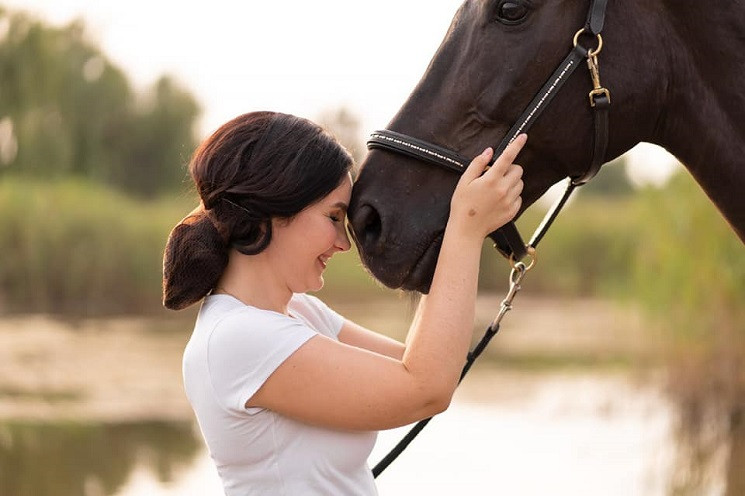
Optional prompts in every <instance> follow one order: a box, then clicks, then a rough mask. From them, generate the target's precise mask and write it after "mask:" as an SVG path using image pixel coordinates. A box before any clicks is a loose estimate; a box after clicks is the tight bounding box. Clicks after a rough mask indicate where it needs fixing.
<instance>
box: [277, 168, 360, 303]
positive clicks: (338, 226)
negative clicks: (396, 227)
mask: <svg viewBox="0 0 745 496" xmlns="http://www.w3.org/2000/svg"><path fill="white" fill-rule="evenodd" d="M351 194H352V178H351V176H349V175H347V177H345V179H344V180H343V181H342V182H341V184H339V186H338V187H337V188H336V189H335V190H334V191H332V192H331V193H329V194H328V195H327V196H325V197H324V198H322V199H321V200H320V201H318V202H316V203H314V204H313V205H310V206H309V207H306V208H305V210H303V211H301V212H300V213H299V214H297V215H296V216H295V217H293V218H292V219H291V220H289V221H287V220H276V219H275V220H273V221H272V230H273V232H272V241H271V243H270V245H269V247H267V251H268V252H270V256H271V257H272V259H273V261H274V266H275V267H276V268H277V270H278V271H279V272H280V273H281V275H282V276H283V279H284V281H285V282H286V284H287V286H288V288H289V289H290V290H291V291H292V292H293V293H304V292H306V291H318V290H320V289H321V288H322V287H323V271H324V270H325V269H326V263H327V262H328V260H329V259H330V258H331V257H332V256H333V255H334V254H335V253H337V252H340V251H347V250H348V249H349V248H350V243H349V237H348V236H347V230H346V215H347V207H348V206H349V197H350V196H351Z"/></svg>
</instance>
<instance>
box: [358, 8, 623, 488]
mask: <svg viewBox="0 0 745 496" xmlns="http://www.w3.org/2000/svg"><path fill="white" fill-rule="evenodd" d="M607 3H608V0H591V2H590V9H589V12H588V14H587V21H586V22H585V25H584V27H583V28H582V29H580V30H579V31H577V33H576V34H575V35H574V39H573V40H572V41H573V47H572V50H571V51H570V52H569V54H568V55H567V56H566V58H565V59H564V60H563V61H562V62H561V64H559V66H558V67H557V68H556V70H555V71H554V72H553V74H552V75H551V76H550V77H549V79H548V80H547V81H546V83H545V84H544V85H543V87H542V88H541V89H540V90H539V91H538V93H537V94H536V96H535V97H533V100H531V102H530V103H529V104H528V106H527V107H526V108H525V110H524V111H523V113H522V114H521V115H520V117H519V118H518V120H517V122H516V123H515V124H514V125H513V126H512V128H510V130H509V131H508V132H507V134H506V135H505V136H504V138H503V139H502V141H501V143H500V144H499V146H498V147H497V148H496V149H495V150H494V156H493V158H492V162H491V163H490V164H489V165H492V164H493V163H494V161H495V160H496V159H497V158H498V157H499V156H500V155H501V154H502V152H503V151H504V149H505V148H506V147H507V145H509V144H510V143H512V141H514V139H515V138H517V136H518V135H519V134H521V133H523V132H526V131H527V130H528V129H529V128H530V127H531V126H532V125H533V123H534V122H535V121H536V119H538V116H539V115H540V114H541V113H542V112H543V110H544V109H545V108H546V106H547V105H548V104H549V103H550V102H551V100H552V99H553V98H554V96H556V93H557V92H558V91H559V89H561V87H562V86H563V85H564V83H565V82H566V80H567V79H568V78H569V76H571V75H572V74H573V73H574V71H575V69H576V68H577V67H579V65H580V63H581V62H582V61H583V60H586V63H587V67H588V70H589V71H590V78H591V80H592V85H593V89H592V90H591V91H590V93H589V95H588V97H589V102H590V107H591V108H592V110H593V116H594V117H593V119H594V145H593V152H592V159H591V161H590V165H589V166H588V168H587V169H586V170H585V172H584V173H582V174H581V175H579V176H576V177H570V178H568V179H569V180H568V182H567V187H566V190H565V191H564V194H563V195H562V196H561V197H560V198H559V199H558V200H557V202H556V203H554V205H553V206H552V207H551V209H549V211H548V213H546V216H545V217H544V218H543V221H542V222H541V224H540V225H539V226H538V228H537V229H536V231H535V232H534V233H533V236H532V237H531V239H530V241H529V242H528V243H527V244H526V243H525V242H524V241H523V239H522V236H521V235H520V232H519V231H518V229H517V227H516V226H515V223H514V222H509V223H507V224H505V225H504V226H502V227H501V228H499V229H497V230H496V231H494V232H493V233H491V234H490V235H489V237H490V238H491V239H492V240H493V241H494V243H495V245H494V246H495V247H496V248H497V250H498V251H499V252H500V253H501V254H502V255H503V256H505V257H506V258H507V259H508V260H509V261H510V265H511V266H512V272H511V273H510V289H509V291H508V293H507V296H506V297H505V299H504V300H502V303H501V305H500V309H499V313H498V314H497V316H496V317H495V318H494V320H493V321H492V323H491V324H490V325H489V327H488V328H487V329H486V331H485V332H484V335H483V336H482V338H481V339H480V340H479V342H478V343H477V344H476V346H475V347H474V348H473V350H472V351H471V352H469V353H468V356H467V359H466V364H465V366H464V367H463V370H462V372H461V376H460V381H462V380H463V378H464V377H465V375H466V374H467V373H468V371H469V370H470V368H471V366H472V365H473V363H474V362H475V361H476V359H477V358H478V356H479V355H481V353H482V352H483V351H484V349H485V348H486V346H487V345H488V344H489V341H491V339H492V338H493V337H494V336H495V335H496V334H497V332H499V327H500V324H501V321H502V318H503V317H504V315H505V314H506V313H507V312H508V311H509V310H511V309H512V300H513V299H514V297H515V295H516V294H517V292H518V291H520V288H521V287H520V283H521V282H522V279H523V277H524V276H525V274H526V273H527V272H528V271H529V270H530V269H531V268H533V266H534V265H535V262H536V247H537V246H538V243H539V242H540V241H541V239H543V237H544V236H545V234H546V232H548V229H549V228H550V227H551V225H552V224H553V222H554V220H555V219H556V217H557V216H558V215H559V212H561V210H562V208H563V207H564V205H566V202H567V201H568V200H569V197H570V196H571V195H572V193H573V192H574V190H575V189H576V188H577V186H581V185H583V184H585V183H587V182H588V181H589V180H590V179H592V178H593V177H594V176H595V175H596V174H597V173H598V171H599V170H600V167H601V166H602V165H603V163H604V162H605V153H606V150H607V147H608V110H609V108H610V92H609V91H608V90H607V89H606V88H604V87H603V86H602V85H601V84H600V70H599V66H598V59H597V56H598V54H599V53H600V52H601V50H602V49H603V38H602V37H601V36H600V33H601V31H602V30H603V25H604V23H605V10H606V6H607ZM588 37H594V38H595V40H597V45H596V46H595V47H594V48H592V47H590V48H588V47H585V46H584V45H583V44H582V43H580V41H581V39H582V38H588ZM367 146H368V148H369V149H376V148H377V149H382V150H387V151H390V152H393V153H398V154H401V155H406V156H409V157H412V158H415V159H417V160H421V161H423V162H426V163H429V164H432V165H437V166H440V167H444V168H446V169H448V170H451V171H454V172H457V173H459V174H462V173H463V171H465V169H466V167H467V166H468V164H469V163H470V159H468V158H467V157H464V156H462V155H460V154H459V153H457V152H455V151H452V150H449V149H447V148H444V147H441V146H439V145H436V144H433V143H429V142H427V141H424V140H420V139H417V138H414V137H411V136H408V135H405V134H402V133H398V132H395V131H389V130H382V131H375V132H374V133H372V135H371V136H370V138H369V140H368V141H367ZM525 257H529V259H530V260H529V263H528V264H527V265H526V264H525V263H524V262H523V261H522V260H523V259H524V258H525ZM460 381H459V382H460ZM430 420H432V417H430V418H427V419H424V420H421V421H419V422H418V423H417V424H416V425H415V426H414V427H413V428H412V429H411V430H410V431H409V432H408V433H407V434H406V435H405V436H404V437H403V438H402V439H401V441H399V442H398V444H397V445H396V446H395V447H394V448H393V449H392V450H391V451H390V452H389V453H388V455H386V456H385V457H384V458H383V459H382V460H381V461H380V462H378V464H377V465H375V467H374V468H373V471H372V472H373V476H374V477H377V476H378V475H380V474H381V473H382V472H383V471H384V470H385V469H386V468H387V467H388V466H389V465H390V464H391V463H392V462H393V461H394V460H395V459H396V458H398V456H399V455H400V454H401V453H402V452H403V451H404V450H405V449H406V447H407V446H408V445H409V444H410V443H411V441H413V440H414V438H415V437H416V436H417V435H418V434H419V432H421V430H422V429H424V427H425V426H426V425H427V424H428V423H429V421H430Z"/></svg>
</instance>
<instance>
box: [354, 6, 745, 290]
mask: <svg viewBox="0 0 745 496" xmlns="http://www.w3.org/2000/svg"><path fill="white" fill-rule="evenodd" d="M595 3H596V2H595V1H594V0H593V1H592V2H591V1H590V0H530V1H528V0H466V1H465V2H464V3H463V4H462V5H461V6H460V8H459V9H458V11H457V12H456V14H455V16H454V17H453V20H452V22H451V24H450V27H449V29H448V31H447V33H446V34H445V37H444V39H443V41H442V43H441V45H440V47H439V48H438V49H437V51H436V53H435V55H434V57H433V58H432V60H431V62H430V64H429V66H428V67H427V69H426V71H425V73H424V75H423V76H422V78H421V80H420V81H419V83H418V84H417V86H416V87H415V88H414V90H413V92H412V93H411V95H410V96H409V98H408V100H407V101H406V102H405V103H404V104H403V106H402V107H401V108H400V110H399V112H398V113H397V114H396V115H395V116H394V117H393V119H392V120H391V122H390V124H389V126H388V129H390V130H391V131H394V132H396V133H401V134H402V135H407V136H413V137H416V138H418V139H421V140H424V141H426V142H429V143H435V144H437V145H438V146H440V147H442V148H443V149H448V150H454V151H455V152H457V153H458V154H459V155H461V156H464V157H474V156H476V155H477V154H478V153H479V152H481V151H482V150H483V149H484V147H485V146H494V144H496V143H499V142H500V141H503V140H504V139H505V136H506V133H507V131H508V130H509V129H510V127H511V125H512V123H513V122H514V121H515V120H516V119H517V118H518V116H519V115H521V111H522V109H524V108H525V107H526V105H528V103H529V102H531V98H533V97H534V95H535V94H536V91H537V90H538V89H539V88H541V86H542V85H543V84H544V82H545V81H546V80H547V78H549V77H550V76H551V75H552V71H554V69H555V68H556V67H557V64H559V63H560V62H561V60H562V58H563V57H564V55H565V54H566V52H567V50H569V49H571V46H572V40H573V38H574V39H575V41H576V34H578V33H580V32H581V31H579V30H580V29H581V28H582V27H583V25H585V24H586V22H585V19H586V17H587V12H588V6H589V7H590V8H591V9H593V8H594V7H593V6H594V5H595ZM601 3H603V4H605V2H601ZM583 37H584V36H583ZM596 43H597V46H596V47H594V48H591V49H590V51H592V50H595V51H596V52H600V49H601V46H600V43H602V53H599V54H597V56H596V62H599V64H598V66H596V72H597V71H598V70H599V72H600V74H602V82H603V83H604V84H605V85H606V86H607V89H608V91H609V97H610V98H612V105H611V106H610V110H609V112H608V118H607V120H608V123H607V133H608V137H607V144H606V146H605V147H604V149H603V152H602V153H601V155H602V156H601V157H600V159H601V162H607V161H610V160H612V159H614V158H616V157H618V156H620V155H621V154H623V153H624V152H626V151H627V150H629V149H631V148H632V147H633V146H635V145H636V144H637V143H640V142H650V143H654V144H657V145H660V146H662V147H663V148H665V149H667V150H668V151H669V152H670V153H672V154H673V155H674V156H675V157H676V158H677V159H678V160H679V161H680V162H681V163H682V164H683V165H684V166H685V167H686V168H687V170H688V171H689V172H690V174H691V175H692V176H693V177H694V179H695V180H696V181H697V183H698V184H699V185H700V187H701V188H702V189H703V191H704V192H705V193H706V194H707V195H708V196H709V198H710V199H711V200H712V201H713V203H714V204H715V205H716V206H717V208H718V209H719V211H720V212H721V214H722V215H723V216H724V218H725V219H726V220H727V221H728V222H729V224H730V225H731V227H732V228H733V229H734V231H735V232H736V233H737V235H738V236H739V238H740V239H741V240H743V241H744V242H745V199H743V194H744V192H745V164H744V163H743V161H744V160H745V159H744V158H743V157H745V92H743V91H742V90H741V86H742V81H745V50H744V49H745V3H744V2H742V1H735V2H733V1H731V0H711V1H709V2H706V3H702V2H699V1H693V0H608V1H607V9H606V11H605V22H604V28H603V31H602V37H600V36H598V37H597V42H596ZM582 72H585V74H582ZM591 76H592V75H591ZM596 76H597V74H596ZM596 82H597V81H596V80H594V79H593V78H592V77H588V76H587V75H586V71H582V70H578V71H575V72H574V73H573V74H572V75H571V76H570V77H568V78H567V80H566V82H565V84H564V85H563V87H562V88H561V90H560V91H558V92H557V93H556V94H555V96H554V97H553V100H552V101H551V103H550V104H548V105H547V106H546V108H545V111H544V112H543V114H542V115H541V117H540V118H539V119H537V120H536V121H535V124H534V125H533V126H532V129H531V130H530V131H529V139H528V143H527V146H526V147H525V148H524V149H523V151H522V152H521V154H520V155H519V157H518V160H517V163H519V164H520V165H521V166H522V167H523V169H524V176H523V181H524V190H523V195H522V199H523V203H522V207H521V209H520V212H518V217H519V215H520V214H521V213H522V212H523V211H524V210H525V209H527V208H528V207H529V206H530V205H531V204H532V203H534V202H535V201H536V200H537V199H538V198H539V197H541V196H542V195H543V193H544V192H546V191H547V189H548V188H549V187H551V186H552V185H553V184H555V183H556V182H558V181H560V180H561V179H562V178H565V177H577V176H580V175H582V174H583V172H584V171H586V170H587V169H588V167H590V164H591V162H592V161H593V160H594V158H593V149H594V144H593V141H594V138H593V136H595V141H597V135H596V134H594V133H593V127H594V125H595V124H594V118H593V109H592V108H591V105H590V104H588V91H590V92H591V91H593V87H594V88H595V89H597V87H598V85H597V84H595V83H596ZM590 99H591V100H592V95H590ZM457 180H458V175H457V174H453V173H452V172H451V171H448V170H445V169H444V168H437V167H432V166H431V165H429V164H426V163H425V162H423V161H421V160H419V159H418V158H416V157H412V156H405V155H401V154H394V153H390V152H389V151H387V150H384V149H371V150H370V152H369V153H368V155H367V157H366V158H365V160H364V161H363V163H362V164H361V166H360V171H359V174H358V176H357V178H356V181H355V185H354V188H353V194H352V199H351V202H350V207H349V224H350V232H351V234H352V237H353V238H354V240H355V243H356V245H357V247H358V251H359V252H360V256H361V259H362V262H363V264H364V265H365V266H366V268H367V269H368V270H369V271H370V272H371V273H372V275H373V276H375V277H376V278H377V279H378V280H380V281H381V282H382V283H383V284H385V285H386V286H389V287H391V288H402V289H405V290H415V291H420V292H424V293H426V292H427V291H428V289H429V285H430V284H431V280H432V276H433V274H434V267H435V263H436V260H437V254H438V253H439V248H440V243H441V240H442V233H443V231H444V228H445V225H446V222H447V218H448V213H449V200H450V197H451V195H452V192H453V190H454V188H455V185H456V183H457Z"/></svg>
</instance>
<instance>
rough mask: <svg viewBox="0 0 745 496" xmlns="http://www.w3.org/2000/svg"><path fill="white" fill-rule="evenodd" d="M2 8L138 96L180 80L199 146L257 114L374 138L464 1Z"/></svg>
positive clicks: (655, 176)
mask: <svg viewBox="0 0 745 496" xmlns="http://www.w3.org/2000/svg"><path fill="white" fill-rule="evenodd" d="M0 1H2V3H3V4H4V5H6V6H8V7H11V8H17V9H22V10H26V11H29V12H32V13H34V14H36V15H37V16H39V17H41V18H42V19H45V20H46V21H48V22H50V23H52V24H57V25H61V24H65V23H68V22H70V21H71V20H73V19H77V18H82V19H83V20H84V21H85V23H86V26H87V29H88V34H89V37H90V38H91V39H92V40H93V41H94V42H96V43H98V44H99V46H101V48H102V49H103V51H104V52H105V53H106V54H107V56H108V57H109V58H110V59H111V60H112V61H113V62H114V63H115V64H117V65H118V66H119V67H121V68H122V69H123V70H124V71H125V72H126V73H127V74H128V76H129V77H130V79H131V80H132V82H133V83H134V85H135V86H136V87H138V88H146V87H147V86H149V85H150V84H151V83H152V82H154V81H155V80H156V79H157V78H158V77H160V76H161V75H164V74H169V75H172V76H175V77H176V78H177V79H178V80H179V81H180V83H181V84H182V85H183V86H184V87H186V88H187V89H188V90H190V91H191V92H192V93H193V94H194V95H195V97H196V98H197V100H198V101H199V102H200V103H201V105H202V109H203V115H202V119H201V122H200V125H199V128H200V133H201V134H202V135H206V134H207V133H209V132H211V131H212V130H214V129H215V128H217V127H218V126H219V125H220V124H222V123H223V122H225V121H227V120H229V119H231V118H233V117H235V116H236V115H239V114H241V113H244V112H248V111H253V110H276V111H282V112H288V113H293V114H296V115H300V116H303V117H308V118H310V119H317V118H318V117H319V116H320V115H321V113H323V112H325V111H329V110H333V109H337V108H340V107H342V106H343V107H346V108H347V109H349V110H350V111H351V112H352V113H353V114H355V115H356V116H358V117H359V118H360V120H361V124H362V125H361V127H362V133H363V136H366V135H368V134H369V133H370V132H372V131H374V130H376V129H381V128H385V127H386V125H387V123H388V122H389V120H390V119H391V118H392V117H393V115H394V114H395V113H396V111H397V110H398V108H399V107H400V106H401V105H402V104H403V103H404V101H405V100H406V98H407V97H408V95H409V93H410V92H411V90H412V89H413V88H414V86H415V85H416V83H417V82H418V81H419V78H420V77H421V75H422V74H423V72H424V70H425V69H426V67H427V64H428V63H429V60H430V59H431V58H432V56H433V55H434V53H435V50H436V49H437V47H438V46H439V44H440V41H441V40H442V38H443V36H444V34H445V32H446V30H447V28H448V25H449V24H450V20H451V18H452V17H453V14H454V13H455V12H456V10H457V9H458V6H459V5H460V3H461V1H462V0H376V1H375V2H359V1H355V0H314V1H308V0H262V1H258V0H232V1H231V0H211V1H209V2H194V1H188V0H186V1H180V2H179V1H176V0H129V1H127V2H121V1H112V0H4V1H3V0H0ZM676 167H677V161H675V160H674V158H672V157H671V156H670V155H669V154H667V152H665V151H664V150H662V149H660V148H658V147H654V146H653V145H641V146H639V147H637V148H636V149H634V150H632V152H631V153H630V155H629V168H630V175H631V176H632V179H633V180H634V181H635V182H637V183H646V182H653V183H660V182H662V181H664V179H665V178H666V177H667V176H668V175H669V173H670V171H672V170H674V169H675V168H676Z"/></svg>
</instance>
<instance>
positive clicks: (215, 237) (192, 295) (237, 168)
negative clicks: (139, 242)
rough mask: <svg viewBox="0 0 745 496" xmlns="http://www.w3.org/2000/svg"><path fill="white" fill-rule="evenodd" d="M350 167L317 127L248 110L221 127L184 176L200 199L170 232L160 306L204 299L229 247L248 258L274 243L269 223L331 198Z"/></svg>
mask: <svg viewBox="0 0 745 496" xmlns="http://www.w3.org/2000/svg"><path fill="white" fill-rule="evenodd" d="M351 167H352V158H351V156H350V155H349V153H347V151H346V150H345V149H344V148H343V147H342V146H341V145H340V144H339V143H338V142H337V141H336V140H335V139H334V138H333V137H332V136H331V135H330V134H328V133H327V132H325V131H324V130H323V129H322V128H321V127H320V126H318V125H317V124H314V123H313V122H310V121H308V120H307V119H302V118H300V117H295V116H293V115H288V114H280V113H275V112H253V113H249V114H244V115H241V116H239V117H236V118H235V119H233V120H231V121H230V122H227V123H226V124H223V125H222V126H221V127H220V128H219V129H218V130H217V131H215V133H213V134H212V136H210V137H209V138H207V139H206V140H205V141H204V142H203V143H202V144H201V145H200V146H199V147H198V148H197V150H196V151H195V152H194V156H193V157H192V160H191V163H190V165H189V172H190V174H191V177H192V179H193V180H194V184H195V186H196V189H197V193H198V194H199V197H200V198H201V200H202V208H199V209H197V210H195V211H194V212H192V213H191V214H190V215H189V216H187V217H186V218H185V219H183V220H182V221H181V222H179V223H178V224H177V225H176V227H174V228H173V230H172V231H171V234H170V235H169V237H168V242H167V243H166V248H165V253H164V255H163V305H165V307H166V308H170V309H173V310H180V309H182V308H186V307H188V306H189V305H191V304H193V303H196V302H197V301H199V300H201V299H202V298H204V297H205V296H206V295H207V294H208V293H209V292H210V291H211V290H212V289H214V287H215V285H216V284H217V281H218V280H219V278H220V276H221V275H222V273H223V271H224V270H225V267H226V266H227V263H228V252H229V249H230V248H231V247H232V248H235V249H236V250H238V251H240V252H241V253H243V254H246V255H254V254H257V253H260V252H261V251H262V250H264V249H265V248H266V247H267V246H268V245H269V243H270V241H271V239H272V222H271V221H272V219H273V218H280V219H290V218H292V217H293V216H295V215H296V214H298V213H299V212H300V211H301V210H303V209H305V208H306V207H308V206H309V205H311V204H313V203H315V202H317V201H319V200H321V199H322V198H323V197H325V196H326V195H328V194H329V193H331V192H332V191H333V190H334V189H335V188H336V187H337V186H338V185H339V184H340V183H341V181H342V180H343V179H344V178H345V177H346V175H347V173H348V172H349V170H350V169H351Z"/></svg>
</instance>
